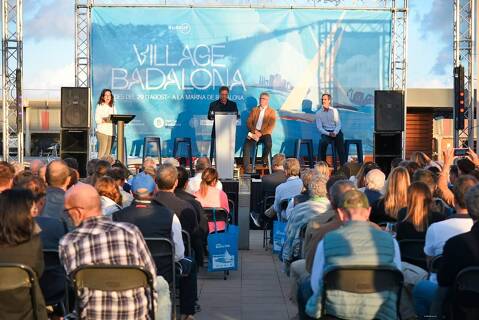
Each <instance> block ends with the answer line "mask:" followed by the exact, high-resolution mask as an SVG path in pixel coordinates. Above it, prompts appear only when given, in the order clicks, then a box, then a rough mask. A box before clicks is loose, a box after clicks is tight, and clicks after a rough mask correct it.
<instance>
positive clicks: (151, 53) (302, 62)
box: [91, 7, 391, 155]
mask: <svg viewBox="0 0 479 320" xmlns="http://www.w3.org/2000/svg"><path fill="white" fill-rule="evenodd" d="M390 35H391V13H390V11H361V10H348V11H341V10H318V9H258V8H168V7H165V8H158V7H156V8H154V7H150V8H145V7H114V8H111V7H110V8H108V7H94V8H93V9H92V31H91V66H92V93H93V96H92V100H93V105H95V103H96V101H97V100H98V96H99V95H100V92H101V90H102V89H103V88H110V89H112V91H113V94H114V97H115V105H116V109H117V112H118V113H124V114H135V115H136V118H135V120H134V121H133V122H131V123H130V124H128V125H127V126H126V137H127V141H128V148H129V151H130V154H131V153H133V154H135V153H136V154H137V153H138V152H139V147H138V146H139V145H141V144H142V139H143V137H144V136H147V135H153V136H159V137H161V139H162V142H163V144H164V145H163V153H164V154H171V150H172V147H173V143H172V141H173V140H172V139H174V138H175V137H191V138H192V141H193V153H194V154H195V155H206V154H208V152H209V144H210V134H211V129H212V122H211V121H208V120H207V118H206V114H207V110H208V107H209V104H210V102H212V101H214V100H216V99H218V89H219V87H220V86H223V85H226V86H229V87H230V89H231V91H230V99H231V100H233V101H235V102H236V103H237V105H238V109H239V112H240V114H241V119H240V121H238V124H237V136H236V152H237V154H238V155H239V153H240V152H241V147H242V145H243V142H244V139H245V137H246V133H247V129H246V119H247V117H248V114H249V112H250V110H251V109H252V108H253V107H255V106H256V105H258V100H259V95H260V93H261V92H263V91H267V92H268V93H269V94H270V96H271V99H270V105H271V107H273V108H274V109H275V110H276V112H277V115H278V120H277V122H276V127H275V129H274V131H273V153H276V152H284V153H286V154H292V153H293V145H294V140H295V139H297V138H310V139H311V138H312V139H313V141H314V143H315V144H316V145H317V143H318V141H319V133H318V131H317V129H316V125H315V121H314V119H315V112H316V110H318V108H320V104H321V94H322V93H325V92H328V93H331V94H332V100H333V105H334V106H335V107H337V108H339V110H340V116H341V122H342V130H343V132H344V134H345V138H346V139H348V138H349V139H361V140H362V141H363V147H364V149H365V152H372V136H373V128H374V119H373V118H374V112H373V111H374V110H373V100H374V99H373V96H374V90H378V89H386V88H388V87H389V85H388V80H389V79H388V78H389V70H390V42H391V36H390ZM315 149H316V147H315Z"/></svg>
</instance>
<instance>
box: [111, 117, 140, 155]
mask: <svg viewBox="0 0 479 320" xmlns="http://www.w3.org/2000/svg"><path fill="white" fill-rule="evenodd" d="M133 119H135V115H134V114H112V115H111V116H110V121H111V122H112V123H113V124H114V125H116V136H117V139H116V140H117V142H116V159H117V160H119V161H120V162H121V163H123V164H126V154H125V149H124V147H125V124H127V123H128V122H130V121H131V120H133Z"/></svg>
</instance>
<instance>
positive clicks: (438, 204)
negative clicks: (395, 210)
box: [400, 169, 453, 219]
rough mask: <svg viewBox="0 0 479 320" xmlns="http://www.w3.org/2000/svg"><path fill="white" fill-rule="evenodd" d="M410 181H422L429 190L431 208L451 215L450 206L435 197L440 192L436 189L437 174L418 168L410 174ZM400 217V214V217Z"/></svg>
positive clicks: (445, 215)
mask: <svg viewBox="0 0 479 320" xmlns="http://www.w3.org/2000/svg"><path fill="white" fill-rule="evenodd" d="M411 182H423V183H425V184H426V185H427V186H428V187H429V190H430V191H431V195H432V196H433V198H432V203H431V210H432V211H435V212H438V213H440V214H442V215H443V216H444V217H448V216H450V215H452V211H453V210H452V208H451V207H449V206H448V205H447V204H446V202H444V200H442V199H441V198H440V197H436V196H435V195H436V194H437V193H440V192H439V190H438V189H437V175H436V174H435V173H433V172H432V171H430V170H424V169H419V170H417V171H416V172H414V175H413V176H412V180H411ZM400 219H402V216H401V218H400Z"/></svg>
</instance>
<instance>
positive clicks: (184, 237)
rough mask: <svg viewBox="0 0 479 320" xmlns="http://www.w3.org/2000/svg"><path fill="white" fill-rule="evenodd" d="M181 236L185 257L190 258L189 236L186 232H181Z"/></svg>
mask: <svg viewBox="0 0 479 320" xmlns="http://www.w3.org/2000/svg"><path fill="white" fill-rule="evenodd" d="M181 236H182V237H183V243H184V244H185V256H187V257H191V255H192V251H191V236H190V234H189V232H188V231H186V230H181Z"/></svg>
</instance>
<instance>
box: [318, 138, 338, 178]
mask: <svg viewBox="0 0 479 320" xmlns="http://www.w3.org/2000/svg"><path fill="white" fill-rule="evenodd" d="M328 146H331V154H332V156H333V169H334V172H336V171H337V169H338V168H337V164H336V162H337V156H336V148H335V147H334V140H332V141H330V142H329V143H328ZM327 154H328V148H326V155H327ZM319 159H321V141H320V142H319V146H318V160H319Z"/></svg>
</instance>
